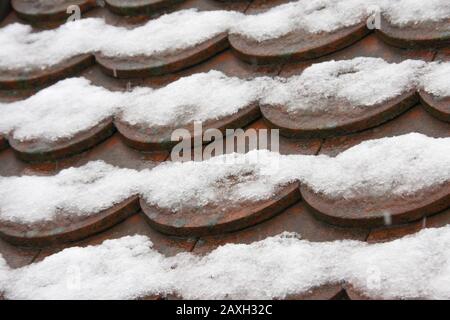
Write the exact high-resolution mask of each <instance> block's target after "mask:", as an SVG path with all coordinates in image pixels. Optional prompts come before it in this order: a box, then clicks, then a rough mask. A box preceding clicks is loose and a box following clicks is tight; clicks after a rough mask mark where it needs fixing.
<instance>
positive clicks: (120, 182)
mask: <svg viewBox="0 0 450 320" xmlns="http://www.w3.org/2000/svg"><path fill="white" fill-rule="evenodd" d="M137 176H138V172H137V171H134V170H131V169H119V168H116V167H114V166H111V165H108V164H106V163H104V162H103V161H95V162H89V163H88V164H87V165H85V166H82V167H79V168H70V169H66V170H62V171H61V172H60V173H59V174H57V175H55V176H21V177H0V220H2V221H9V222H20V223H25V224H31V223H36V222H42V221H50V220H52V219H54V218H55V217H56V216H59V215H75V216H83V215H92V214H94V213H98V212H100V211H102V210H105V209H108V208H110V207H112V206H113V205H114V204H117V203H120V202H121V201H123V200H125V199H128V198H129V197H131V196H133V195H135V194H137V193H138V188H137V182H138V181H139V180H138V178H137Z"/></svg>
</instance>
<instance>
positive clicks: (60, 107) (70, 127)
mask: <svg viewBox="0 0 450 320" xmlns="http://www.w3.org/2000/svg"><path fill="white" fill-rule="evenodd" d="M120 98H121V94H120V93H115V92H111V91H109V90H107V89H104V88H102V87H96V86H93V85H91V83H90V82H89V81H88V80H86V79H84V78H72V79H67V80H63V81H60V82H58V83H57V84H55V85H53V86H51V87H49V88H46V89H43V90H41V91H39V92H38V93H37V94H35V95H33V96H31V97H30V98H28V99H26V100H23V101H17V102H13V103H9V104H2V103H0V134H3V135H5V136H6V135H8V134H11V135H12V136H13V137H14V138H15V139H18V140H30V139H44V140H49V141H56V140H58V139H61V138H71V137H73V136H74V135H75V134H77V133H79V132H83V131H85V130H88V129H91V128H94V127H95V126H96V125H97V124H98V123H100V122H101V121H103V120H106V119H108V118H110V117H112V116H113V115H114V114H115V112H116V111H117V108H118V107H120Z"/></svg>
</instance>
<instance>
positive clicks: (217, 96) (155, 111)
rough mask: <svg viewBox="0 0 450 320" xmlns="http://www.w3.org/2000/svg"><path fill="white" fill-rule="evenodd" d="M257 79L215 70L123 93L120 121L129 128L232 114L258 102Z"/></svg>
mask: <svg viewBox="0 0 450 320" xmlns="http://www.w3.org/2000/svg"><path fill="white" fill-rule="evenodd" d="M262 88H263V85H262V83H261V81H258V79H254V80H241V79H239V78H237V77H227V76H226V75H225V74H223V73H222V72H219V71H214V70H213V71H209V72H208V73H198V74H194V75H192V76H189V77H185V78H181V79H179V80H177V81H175V82H172V83H171V84H169V85H167V86H166V87H164V88H161V89H157V90H151V89H150V90H149V89H144V88H138V89H135V90H134V91H133V92H130V93H128V94H126V95H127V96H128V97H127V98H125V101H126V102H127V106H126V107H125V108H124V109H123V114H122V116H121V119H122V120H124V121H125V122H128V123H130V124H131V125H135V124H144V125H146V126H151V125H176V126H180V125H185V124H188V123H192V122H194V121H202V122H204V121H207V120H213V119H219V118H221V117H224V116H228V115H232V114H235V113H236V112H238V111H239V110H240V109H242V108H244V107H246V106H249V105H250V104H251V103H254V102H256V101H257V100H258V98H259V96H260V95H261V92H262Z"/></svg>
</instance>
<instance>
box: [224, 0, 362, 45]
mask: <svg viewBox="0 0 450 320" xmlns="http://www.w3.org/2000/svg"><path fill="white" fill-rule="evenodd" d="M369 3H370V0H369V1H368V0H300V1H295V2H290V3H287V4H283V5H280V6H277V7H274V8H272V9H269V10H268V11H266V12H263V13H259V14H255V15H247V16H245V17H244V18H243V19H240V20H239V21H238V23H237V24H236V25H235V26H233V27H232V28H231V30H230V32H231V33H235V34H240V35H242V36H246V37H248V38H251V39H254V40H256V41H264V40H269V39H275V38H278V37H281V36H284V35H286V34H288V33H290V32H292V31H296V30H304V31H306V32H309V33H320V32H333V31H336V30H339V29H342V28H344V27H350V26H354V25H356V24H358V23H361V22H364V21H365V20H366V19H367V17H368V13H367V8H368V6H369Z"/></svg>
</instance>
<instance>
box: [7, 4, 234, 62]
mask: <svg viewBox="0 0 450 320" xmlns="http://www.w3.org/2000/svg"><path fill="white" fill-rule="evenodd" d="M240 17H241V14H240V13H238V12H234V11H220V10H218V11H202V12H200V11H197V10H195V9H190V10H181V11H178V12H174V13H171V14H166V15H163V16H161V17H159V18H158V19H155V20H150V21H149V22H147V23H146V24H144V25H143V26H140V27H136V28H133V29H127V28H124V27H116V26H112V25H108V24H106V23H105V21H104V20H103V19H100V18H86V19H81V20H76V21H72V22H68V23H65V24H63V25H62V26H60V27H58V28H57V29H54V30H47V31H41V32H32V28H31V27H30V26H27V25H23V24H19V23H14V24H11V25H8V26H6V27H4V28H1V29H0V43H1V44H2V50H0V68H1V69H3V70H16V69H25V70H29V69H34V68H37V67H38V68H39V67H42V68H45V67H49V66H51V65H55V64H57V63H59V62H62V61H63V60H65V59H68V58H71V57H74V56H76V55H80V54H87V53H95V52H100V53H102V54H104V55H106V56H109V57H132V56H140V55H144V56H151V55H155V54H162V53H171V52H174V51H176V50H181V49H186V48H190V47H193V46H195V45H197V44H200V43H202V42H205V41H207V40H210V39H212V38H213V37H215V36H217V35H219V34H220V33H223V32H227V31H228V28H229V26H230V25H231V24H233V23H234V22H235V21H236V20H237V19H238V18H240Z"/></svg>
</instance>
